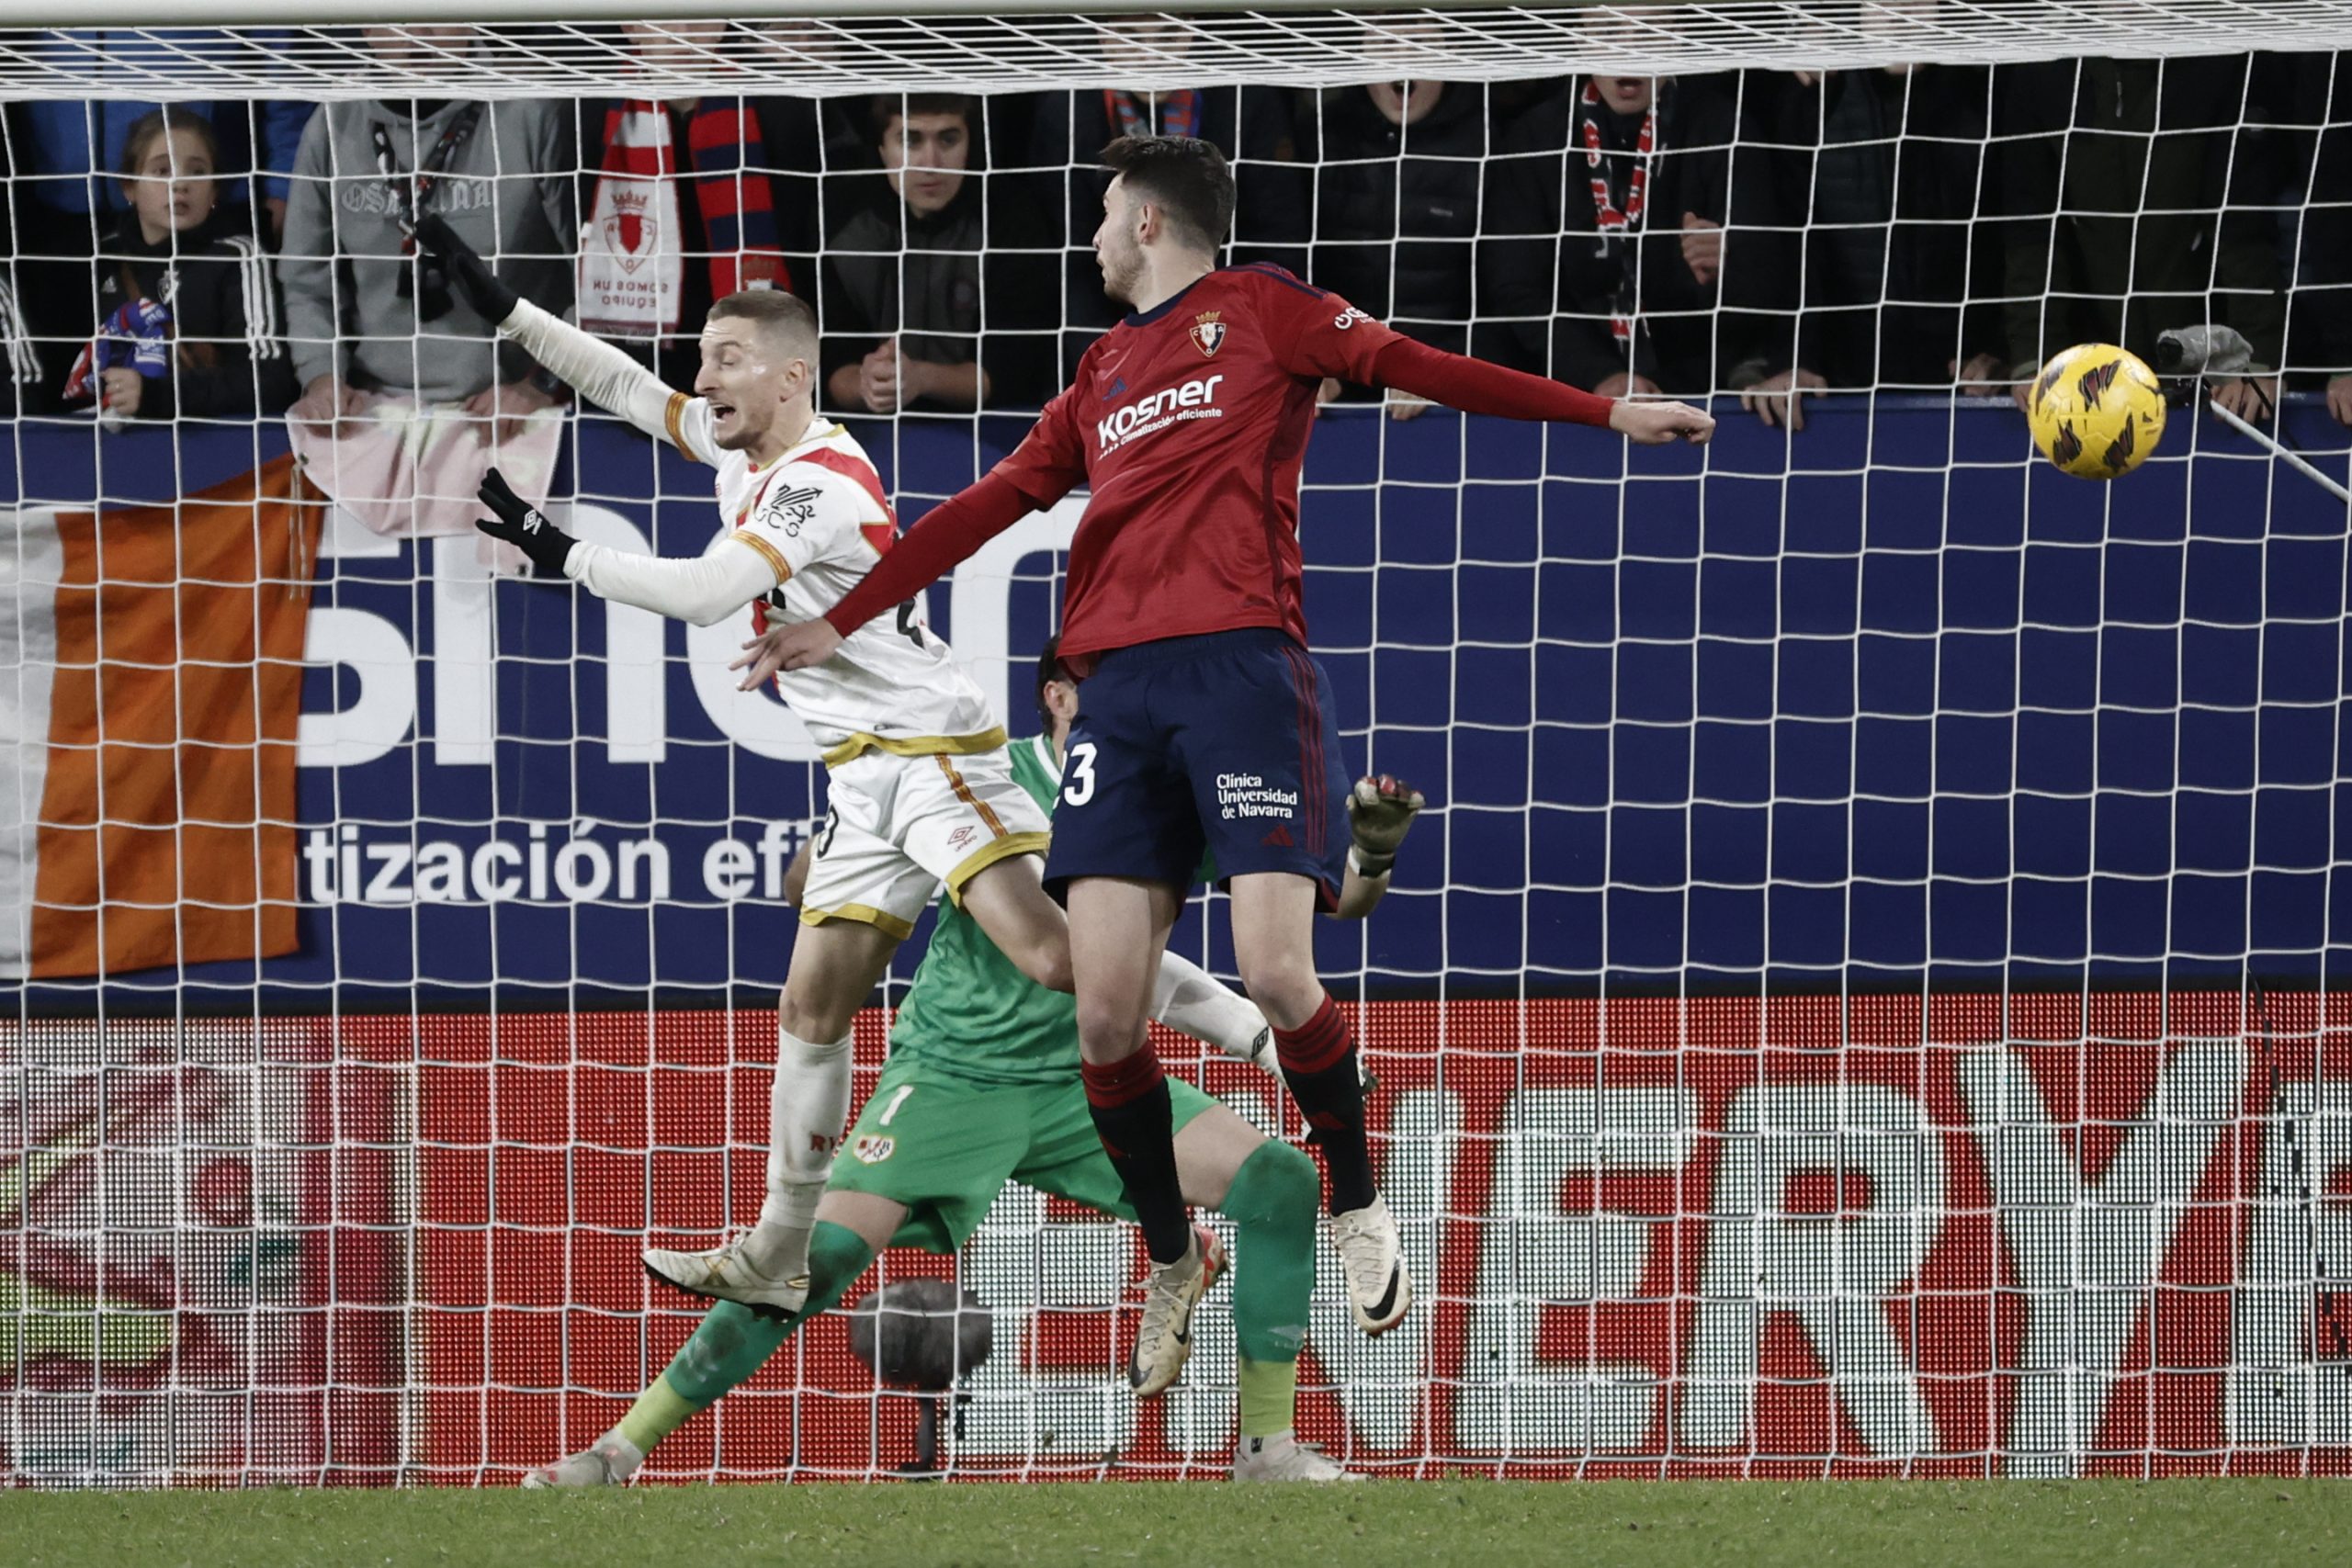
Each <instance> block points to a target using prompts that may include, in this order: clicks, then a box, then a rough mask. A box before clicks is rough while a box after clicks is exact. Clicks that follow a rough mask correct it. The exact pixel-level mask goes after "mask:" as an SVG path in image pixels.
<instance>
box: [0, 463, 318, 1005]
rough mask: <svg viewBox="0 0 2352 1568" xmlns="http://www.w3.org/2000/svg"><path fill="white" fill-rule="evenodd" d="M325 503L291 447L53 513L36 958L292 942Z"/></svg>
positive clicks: (215, 952)
mask: <svg viewBox="0 0 2352 1568" xmlns="http://www.w3.org/2000/svg"><path fill="white" fill-rule="evenodd" d="M321 516H322V503H321V502H320V499H319V497H318V494H317V492H316V491H314V490H312V489H311V487H310V486H309V485H308V484H307V483H306V482H305V481H304V480H303V479H302V478H301V476H300V473H299V472H298V471H297V468H296V465H295V462H294V459H293V458H292V457H279V458H277V459H276V460H274V461H272V462H270V463H267V464H266V465H264V466H263V467H261V468H257V469H255V470H254V471H253V472H252V473H249V474H244V475H241V476H239V477H238V478H236V479H230V480H228V481H226V482H224V483H222V484H220V485H216V486H214V487H213V488H212V489H210V490H209V491H203V492H202V493H200V494H198V495H193V496H189V497H188V498H187V499H186V500H184V501H182V502H179V503H178V504H176V505H171V506H141V507H128V508H124V509H122V510H119V511H110V512H105V513H87V512H82V513H62V514H60V515H59V517H58V518H57V532H58V537H59V543H60V545H61V547H62V581H60V582H59V585H58V589H57V597H56V603H55V615H56V625H57V674H56V681H55V685H54V688H53V690H52V693H51V708H50V726H49V748H50V750H49V761H48V774H47V778H46V780H45V782H44V785H43V789H42V794H41V809H40V848H39V856H40V869H39V873H38V875H37V876H36V878H35V881H34V912H33V919H32V933H31V935H32V942H31V947H32V953H31V957H32V963H31V969H32V974H33V975H34V976H35V977H37V978H53V977H58V976H82V975H110V974H119V973H120V972H122V971H125V970H131V969H146V968H151V967H153V966H154V965H157V964H202V963H207V962H209V961H212V960H216V959H238V958H248V959H249V958H266V957H271V956H275V955H277V954H279V953H290V952H292V951H293V950H294V947H295V943H296V933H295V898H296V897H297V889H296V885H295V835H294V762H295V729H296V726H297V724H298V722H299V720H300V712H301V697H302V649H303V638H304V635H305V629H306V626H307V623H308V620H309V615H310V608H311V562H312V560H313V559H314V558H315V554H316V547H317V543H318V533H319V525H320V520H321Z"/></svg>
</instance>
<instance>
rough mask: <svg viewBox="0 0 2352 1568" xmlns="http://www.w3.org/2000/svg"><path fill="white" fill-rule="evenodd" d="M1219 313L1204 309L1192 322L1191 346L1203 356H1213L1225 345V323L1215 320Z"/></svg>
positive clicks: (1210, 357) (1211, 357) (1209, 357)
mask: <svg viewBox="0 0 2352 1568" xmlns="http://www.w3.org/2000/svg"><path fill="white" fill-rule="evenodd" d="M1219 314H1220V312H1218V311H1216V310H1204V311H1202V312H1201V314H1200V316H1199V317H1198V318H1197V319H1196V320H1195V321H1193V347H1194V348H1197V349H1199V350H1200V351H1201V355H1202V357H1203V358H1208V359H1213V358H1215V357H1216V351H1217V350H1218V349H1220V348H1223V347H1224V346H1225V323H1224V322H1223V321H1218V320H1217V316H1218V315H1219Z"/></svg>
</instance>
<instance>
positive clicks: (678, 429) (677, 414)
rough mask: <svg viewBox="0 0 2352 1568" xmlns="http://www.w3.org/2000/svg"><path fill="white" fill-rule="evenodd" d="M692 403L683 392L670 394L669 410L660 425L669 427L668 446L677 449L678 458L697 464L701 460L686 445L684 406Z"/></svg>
mask: <svg viewBox="0 0 2352 1568" xmlns="http://www.w3.org/2000/svg"><path fill="white" fill-rule="evenodd" d="M692 401H694V399H692V398H690V397H688V396H687V395H686V394H685V393H684V392H673V393H671V394H670V409H669V412H667V413H665V414H663V415H662V423H664V424H666V425H668V426H669V427H670V445H671V446H675V447H676V448H677V449H678V456H679V457H684V459H685V460H686V461H687V462H689V463H699V462H701V461H702V459H701V458H700V457H695V451H694V448H693V447H691V446H687V445H686V430H685V424H686V405H687V404H688V403H690V402H692Z"/></svg>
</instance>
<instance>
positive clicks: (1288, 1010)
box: [1234, 952, 1323, 1029]
mask: <svg viewBox="0 0 2352 1568" xmlns="http://www.w3.org/2000/svg"><path fill="white" fill-rule="evenodd" d="M1234 962H1235V965H1236V967H1238V969H1239V970H1240V971H1241V984H1242V987H1244V988H1245V989H1246V990H1248V991H1249V993H1250V1000H1251V1001H1253V1002H1255V1003H1257V1004H1258V1010H1260V1011H1261V1012H1263V1013H1264V1014H1265V1015H1266V1017H1267V1018H1268V1019H1269V1020H1271V1021H1272V1022H1273V1023H1274V1024H1275V1025H1276V1027H1278V1028H1283V1029H1295V1028H1296V1027H1298V1025H1300V1024H1302V1023H1304V1022H1306V1021H1307V1020H1308V1019H1309V1018H1311V1017H1313V1016H1314V1014H1315V1010H1316V1009H1317V1008H1319V1007H1321V1006H1322V1005H1323V980H1322V977H1321V976H1318V975H1317V974H1316V973H1315V962H1314V960H1313V959H1312V958H1311V957H1308V956H1306V955H1302V954H1297V953H1283V952H1261V953H1236V954H1235V955H1234Z"/></svg>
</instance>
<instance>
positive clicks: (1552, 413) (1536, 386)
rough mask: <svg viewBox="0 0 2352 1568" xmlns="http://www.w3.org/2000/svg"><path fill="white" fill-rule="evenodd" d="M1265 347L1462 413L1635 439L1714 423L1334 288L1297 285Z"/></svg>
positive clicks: (1642, 442)
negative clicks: (1411, 333)
mask: <svg viewBox="0 0 2352 1568" xmlns="http://www.w3.org/2000/svg"><path fill="white" fill-rule="evenodd" d="M1301 293H1302V295H1306V296H1309V297H1306V298H1302V299H1299V300H1298V301H1297V304H1296V306H1295V309H1294V310H1291V311H1290V312H1289V313H1288V314H1287V315H1286V316H1285V317H1284V318H1283V321H1282V322H1281V323H1280V325H1281V327H1283V328H1287V329H1288V330H1287V331H1277V332H1276V333H1274V334H1272V338H1271V342H1272V347H1273V349H1274V352H1275V354H1276V355H1277V357H1278V358H1279V359H1280V360H1281V362H1282V365H1283V368H1284V369H1286V370H1289V371H1291V372H1292V373H1293V374H1295V375H1300V376H1335V377H1338V378H1340V379H1341V380H1347V381H1354V382H1357V383H1359V384H1361V385H1363V386H1368V387H1382V388H1393V389H1396V390H1397V391H1399V392H1409V393H1411V394H1412V395H1413V396H1415V397H1417V398H1426V399H1428V400H1430V402H1433V403H1443V404H1444V405H1445V406H1446V407H1448V408H1451V409H1459V410H1461V411H1462V412H1464V413H1489V414H1498V415H1500V416H1502V417H1503V418H1505V419H1538V420H1548V421H1551V422H1554V423H1561V424H1589V425H1596V426H1600V427H1601V428H1605V429H1609V430H1613V431H1615V432H1617V433H1618V434H1621V435H1623V436H1624V437H1625V438H1626V439H1627V440H1629V441H1632V442H1634V443H1635V444H1636V445H1638V446H1662V445H1664V444H1665V443H1667V442H1669V441H1690V442H1693V443H1698V442H1703V441H1705V440H1706V439H1707V438H1708V437H1709V436H1711V435H1713V434H1714V430H1715V420H1714V416H1713V414H1710V413H1708V412H1706V411H1705V410H1704V409H1696V408H1692V407H1691V405H1690V404H1688V403H1670V402H1634V401H1631V400H1626V399H1623V398H1601V397H1595V396H1594V395H1593V394H1592V393H1590V392H1587V391H1583V390H1581V389H1577V388H1575V387H1569V386H1565V385H1563V384H1561V383H1560V382H1557V381H1553V380H1548V379H1546V378H1544V377H1541V376H1530V375H1528V374H1527V373H1526V372H1524V371H1521V370H1513V369H1510V367H1506V366H1501V365H1495V364H1491V363H1489V362H1488V361H1487V360H1484V359H1473V358H1471V357H1470V356H1469V355H1466V354H1449V353H1447V352H1446V351H1445V350H1444V349H1442V348H1431V347H1430V345H1429V344H1425V343H1419V342H1417V341H1415V340H1414V339H1412V338H1409V337H1407V336H1405V335H1404V334H1403V333H1399V332H1397V330H1396V329H1394V328H1392V327H1389V326H1385V325H1384V324H1382V323H1381V322H1379V321H1374V320H1373V319H1372V318H1371V317H1370V316H1368V315H1366V314H1364V313H1363V311H1362V310H1357V309H1356V308H1355V307H1354V306H1352V305H1350V304H1349V303H1348V302H1347V301H1346V300H1344V299H1340V297H1339V296H1338V295H1336V294H1327V293H1322V292H1321V291H1319V290H1313V291H1309V290H1301Z"/></svg>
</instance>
